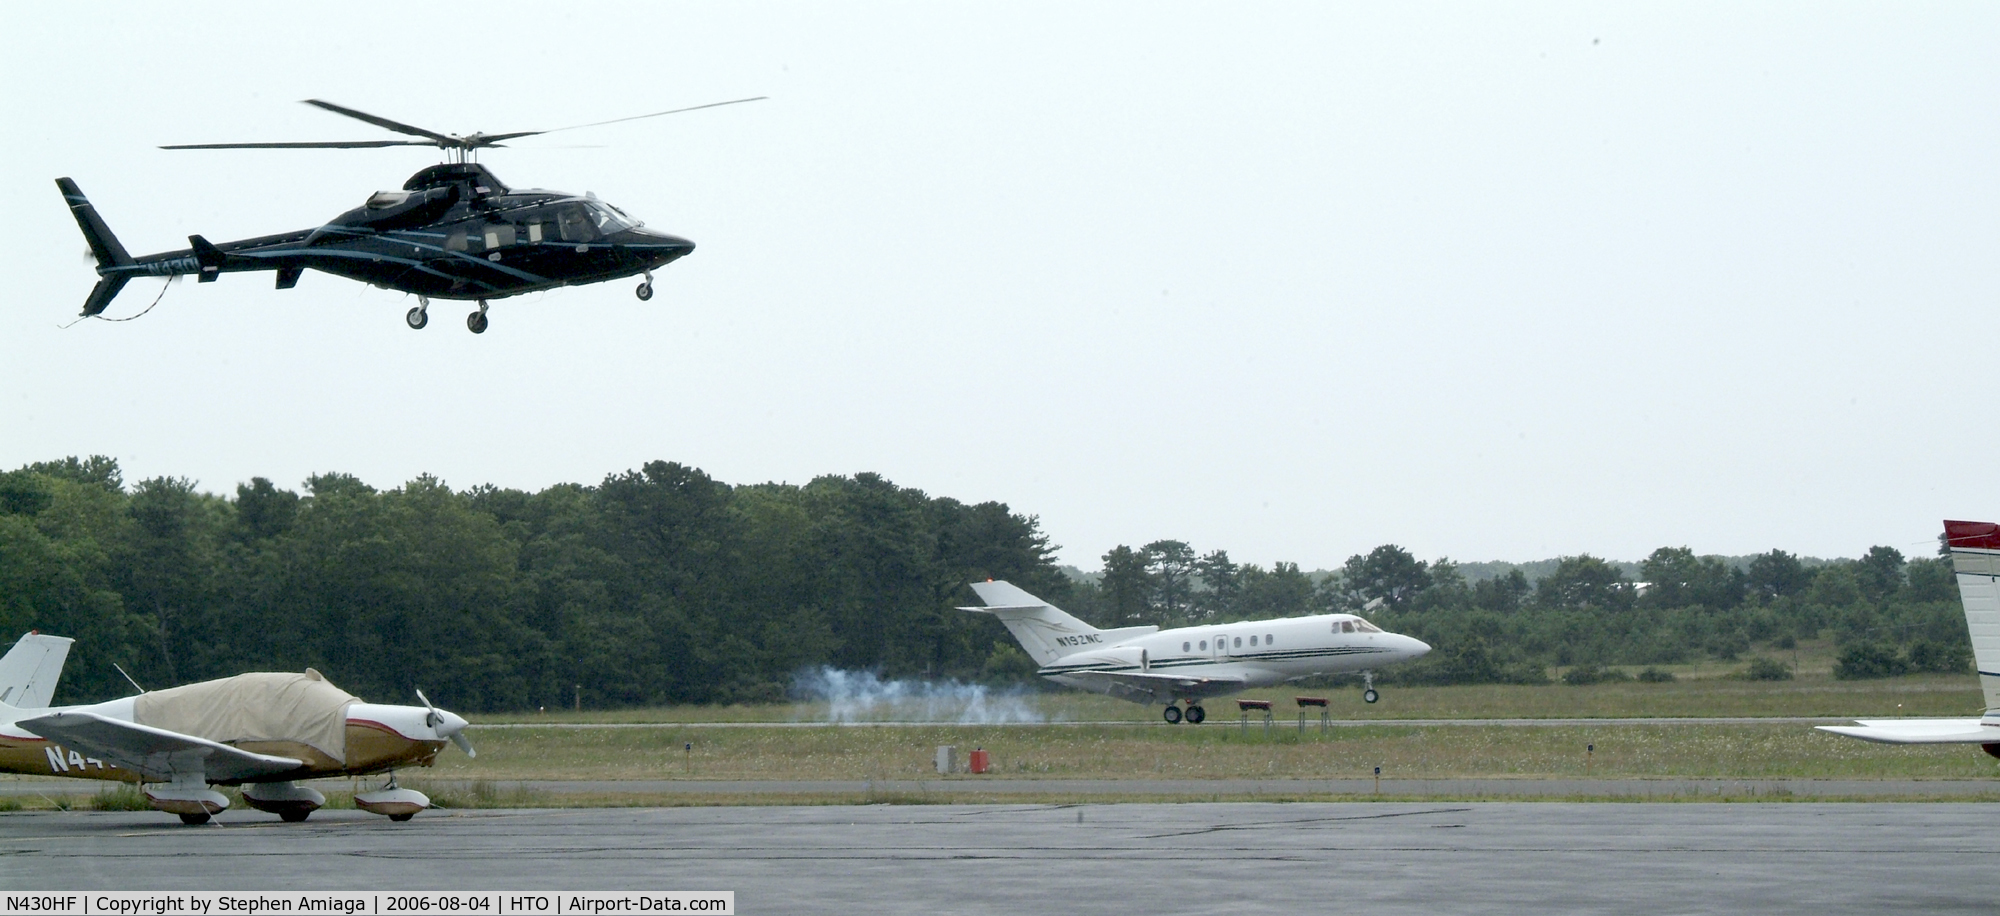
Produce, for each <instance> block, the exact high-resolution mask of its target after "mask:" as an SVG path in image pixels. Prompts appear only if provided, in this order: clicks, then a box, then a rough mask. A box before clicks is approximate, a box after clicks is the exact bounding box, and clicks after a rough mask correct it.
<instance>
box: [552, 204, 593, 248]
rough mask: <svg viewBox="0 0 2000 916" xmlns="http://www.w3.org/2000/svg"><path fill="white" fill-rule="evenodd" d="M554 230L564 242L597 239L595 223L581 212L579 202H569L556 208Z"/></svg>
mask: <svg viewBox="0 0 2000 916" xmlns="http://www.w3.org/2000/svg"><path fill="white" fill-rule="evenodd" d="M556 230H557V231H558V232H559V233H561V234H562V240H563V241H565V242H591V241H596V239H597V224H596V223H595V222H593V221H592V220H591V218H590V216H589V215H588V214H586V213H584V212H583V207H582V206H581V205H579V204H570V205H569V206H566V207H558V208H557V209H556Z"/></svg>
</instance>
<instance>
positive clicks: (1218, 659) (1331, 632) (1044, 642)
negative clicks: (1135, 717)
mask: <svg viewBox="0 0 2000 916" xmlns="http://www.w3.org/2000/svg"><path fill="white" fill-rule="evenodd" d="M972 591H973V592H974V593H975V594H977V595H978V596H979V600H980V601H982V602H984V603H985V605H986V606H985V607H962V608H959V610H961V611H973V612H976V613H981V614H992V615H993V616H995V617H998V618H1000V622H1001V623H1003V624H1005V625H1006V626H1007V631H1008V632H1010V633H1012V634H1014V639H1015V640H1016V641H1018V642H1019V643H1020V644H1021V648H1023V649H1026V650H1027V652H1028V657H1029V658H1032V659H1034V660H1035V663H1036V664H1038V665H1040V666H1041V671H1040V674H1041V675H1042V676H1043V677H1046V678H1048V679H1049V680H1052V681H1055V682H1056V683H1058V684H1063V685H1065V686H1069V687H1077V688H1080V689H1083V690H1089V691H1093V692H1095V693H1103V694H1109V695H1111V696H1114V697H1117V698H1119V699H1122V700H1130V701H1132V702H1135V703H1160V702H1162V701H1164V702H1165V704H1166V711H1165V712H1164V713H1163V714H1162V716H1163V718H1165V719H1166V720H1167V724H1169V725H1179V724H1180V723H1181V720H1182V719H1183V718H1185V719H1186V720H1187V721H1188V723H1189V724H1192V725H1199V724H1201V722H1202V720H1204V719H1206V718H1208V713H1207V712H1206V711H1204V710H1203V709H1202V706H1201V701H1202V699H1203V698H1204V697H1213V696H1223V695H1226V694H1231V693H1237V692H1239V691H1243V690H1248V689H1251V688H1253V687H1269V686H1271V685H1274V684H1280V683H1283V682H1285V681H1290V680H1296V679H1298V678H1302V677H1311V676H1313V675H1318V674H1344V673H1348V672H1357V671H1358V672H1360V673H1361V677H1362V682H1363V685H1364V686H1363V689H1362V694H1361V698H1362V699H1363V700H1365V701H1367V702H1370V703H1373V702H1375V701H1376V700H1377V699H1380V697H1381V695H1380V694H1379V693H1377V692H1376V690H1375V669H1376V668H1379V667H1381V666H1383V665H1388V664H1393V663H1395V662H1400V661H1408V660H1409V659H1413V658H1418V657H1421V656H1422V655H1423V654H1424V653H1426V652H1429V651H1430V650H1431V647H1430V646H1429V645H1427V644H1426V643H1424V641H1423V640H1420V639H1415V638H1413V637H1409V636H1403V635H1400V634H1397V633H1389V632H1385V631H1384V630H1382V628H1380V627H1377V626H1376V625H1374V624H1372V623H1369V622H1368V621H1367V620H1365V619H1363V618H1361V617H1359V616H1357V615H1354V614H1316V615H1313V616H1311V617H1281V618H1277V619H1274V620H1245V621H1242V622H1240V623H1218V624H1209V625H1206V626H1197V627H1179V628H1176V629H1172V630H1162V629H1160V628H1159V627H1155V626H1144V627H1121V628H1119V629H1115V630H1100V629H1098V628H1096V627H1093V626H1091V625H1090V624H1087V623H1084V622H1083V621H1081V620H1078V619H1076V618H1075V617H1072V616H1070V615H1068V614H1066V613H1063V611H1062V610H1061V609H1059V608H1057V607H1055V606H1054V605H1052V604H1049V603H1048V602H1046V601H1043V600H1042V599H1040V598H1037V597H1035V596H1033V595H1030V594H1028V593H1027V592H1026V591H1025V590H1023V589H1021V588H1020V587H1019V586H1016V585H1013V584H1010V583H1007V582H996V581H993V580H988V581H985V582H974V583H972ZM1246 640H1247V641H1248V644H1247V645H1246V644H1245V641H1246ZM1183 704H1184V705H1186V707H1187V711H1186V712H1185V713H1183V712H1182V711H1181V706H1182V705H1183Z"/></svg>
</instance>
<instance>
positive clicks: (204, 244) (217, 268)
mask: <svg viewBox="0 0 2000 916" xmlns="http://www.w3.org/2000/svg"><path fill="white" fill-rule="evenodd" d="M188 246H189V247H191V248H193V249H194V259H195V261H196V262H198V263H200V264H201V282H203V283H212V282H214V281H215V278H216V277H219V276H222V262H224V261H227V260H229V256H228V255H226V254H223V253H222V249H220V248H217V247H215V243H214V242H211V241H209V240H207V239H205V238H202V237H201V236H199V235H190V236H188Z"/></svg>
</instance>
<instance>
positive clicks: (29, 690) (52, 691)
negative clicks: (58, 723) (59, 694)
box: [0, 633, 76, 709]
mask: <svg viewBox="0 0 2000 916" xmlns="http://www.w3.org/2000/svg"><path fill="white" fill-rule="evenodd" d="M75 641H76V640H73V639H69V638H67V637H63V636H43V635H42V634H40V633H29V634H28V635H26V636H23V637H21V641H20V642H17V643H15V644H14V648H12V649H9V650H7V654H6V655H4V656H0V705H4V706H12V707H14V708H15V709H46V708H47V707H48V705H49V701H50V700H52V699H54V698H55V695H56V681H57V680H58V679H60V678H61V677H62V669H63V662H65V661H67V660H68V659H69V647H70V644H71V643H73V642H75Z"/></svg>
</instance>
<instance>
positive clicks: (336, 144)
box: [160, 140, 437, 149]
mask: <svg viewBox="0 0 2000 916" xmlns="http://www.w3.org/2000/svg"><path fill="white" fill-rule="evenodd" d="M436 145H437V144H435V143H429V142H426V141H423V140H329V141H326V142H323V143H181V144H177V145H174V146H162V147H160V148H161V149H379V148H381V147H384V146H436Z"/></svg>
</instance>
